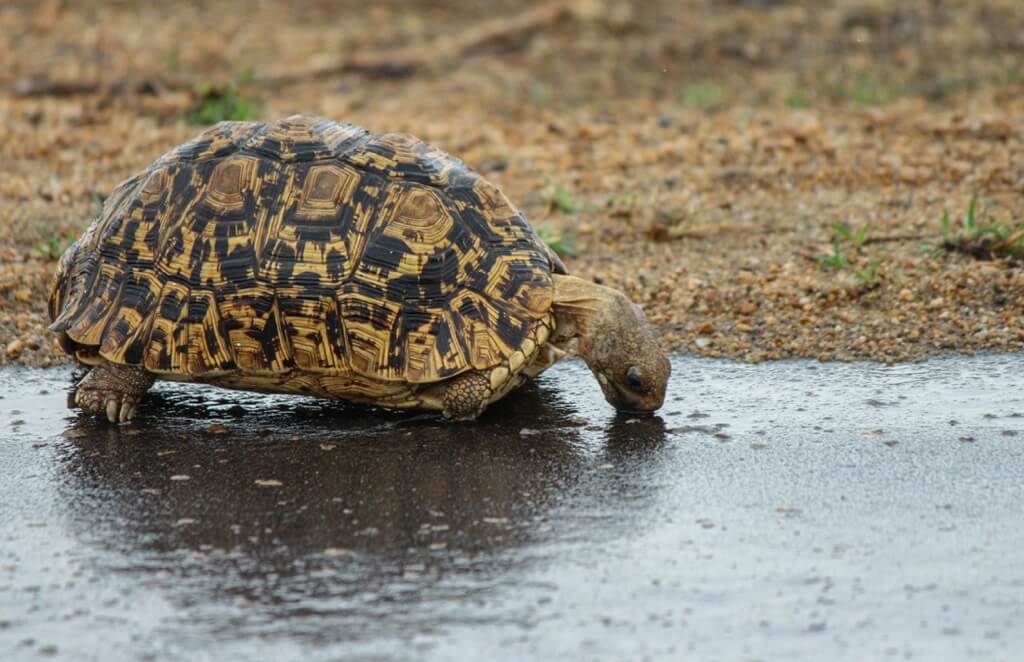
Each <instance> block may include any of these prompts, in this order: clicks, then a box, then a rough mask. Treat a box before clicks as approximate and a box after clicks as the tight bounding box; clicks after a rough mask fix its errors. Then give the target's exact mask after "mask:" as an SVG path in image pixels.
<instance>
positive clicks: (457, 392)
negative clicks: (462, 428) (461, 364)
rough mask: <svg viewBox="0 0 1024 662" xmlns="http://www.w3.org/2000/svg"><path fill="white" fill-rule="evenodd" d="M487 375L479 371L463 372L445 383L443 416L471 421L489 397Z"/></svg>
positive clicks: (478, 413)
mask: <svg viewBox="0 0 1024 662" xmlns="http://www.w3.org/2000/svg"><path fill="white" fill-rule="evenodd" d="M488 375H489V373H487V372H482V371H479V370H473V371H470V372H465V373H463V374H461V375H459V376H458V377H453V378H452V379H450V380H449V381H448V382H447V383H445V389H444V396H443V397H442V400H443V402H444V411H443V413H444V415H445V417H446V418H450V419H453V420H457V421H464V420H471V419H474V418H476V417H477V416H479V415H480V414H481V413H482V412H483V410H484V409H485V408H486V407H487V402H488V399H489V398H490V397H491V394H492V390H491V379H490V377H489V376H488Z"/></svg>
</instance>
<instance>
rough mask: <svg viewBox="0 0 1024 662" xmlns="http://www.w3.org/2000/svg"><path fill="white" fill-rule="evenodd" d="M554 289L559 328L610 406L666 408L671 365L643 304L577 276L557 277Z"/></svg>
mask: <svg viewBox="0 0 1024 662" xmlns="http://www.w3.org/2000/svg"><path fill="white" fill-rule="evenodd" d="M570 279H571V280H570ZM555 291H556V294H555V302H554V303H555V312H556V316H557V317H558V318H559V319H558V325H559V327H560V330H561V329H565V331H566V332H567V335H569V336H571V337H572V338H575V339H576V341H577V344H576V351H577V353H578V354H579V355H580V356H581V357H582V358H583V360H584V361H586V363H587V366H588V367H589V368H590V370H591V371H592V372H593V373H594V377H596V378H597V381H598V383H600V385H601V390H602V391H603V392H604V397H605V399H606V400H607V401H608V402H609V404H611V405H612V406H613V407H615V408H616V409H618V410H620V411H633V412H650V411H654V410H656V409H658V408H659V407H661V405H662V403H664V401H665V390H666V389H667V387H668V378H669V375H670V374H671V372H672V366H671V364H670V363H669V360H668V356H667V355H666V353H665V350H664V348H663V347H662V345H661V342H660V341H659V340H658V337H657V335H656V334H655V331H654V327H652V326H651V323H650V322H648V321H647V317H646V316H645V315H644V312H643V310H641V308H640V306H638V305H636V304H634V303H633V302H632V301H630V300H629V299H628V298H627V297H626V295H625V294H623V293H622V292H619V291H618V290H613V289H611V288H608V287H603V286H601V285H596V284H594V283H589V282H587V281H584V280H582V279H579V278H573V277H572V276H556V277H555ZM560 312H561V313H562V314H561V315H559V313H560ZM563 324H564V326H563ZM566 339H569V338H566Z"/></svg>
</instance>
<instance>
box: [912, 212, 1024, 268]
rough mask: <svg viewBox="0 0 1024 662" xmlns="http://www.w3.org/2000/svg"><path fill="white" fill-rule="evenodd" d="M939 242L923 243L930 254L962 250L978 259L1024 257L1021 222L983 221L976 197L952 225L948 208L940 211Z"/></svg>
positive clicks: (1022, 224) (1023, 225)
mask: <svg viewBox="0 0 1024 662" xmlns="http://www.w3.org/2000/svg"><path fill="white" fill-rule="evenodd" d="M940 226H941V228H942V241H941V243H939V244H933V243H926V244H925V248H926V249H927V250H929V251H930V252H931V253H932V255H933V256H936V257H940V256H942V255H943V254H945V253H946V252H956V253H964V254H966V255H972V256H974V257H976V258H978V259H980V260H995V259H999V258H1020V257H1021V256H1024V223H1008V222H1004V221H999V220H994V221H992V222H990V223H982V222H980V220H979V214H978V205H977V198H975V197H972V198H971V201H970V203H968V205H967V212H966V213H965V214H964V218H963V222H962V223H961V226H960V228H959V229H957V228H954V226H953V222H952V220H951V219H950V216H949V211H948V210H946V211H944V212H943V213H942V220H941V221H940Z"/></svg>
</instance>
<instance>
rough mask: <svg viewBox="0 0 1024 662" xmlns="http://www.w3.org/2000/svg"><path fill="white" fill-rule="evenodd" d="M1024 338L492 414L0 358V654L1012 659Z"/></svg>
mask: <svg viewBox="0 0 1024 662" xmlns="http://www.w3.org/2000/svg"><path fill="white" fill-rule="evenodd" d="M1020 366H1021V364H1020V359H1019V357H1016V356H1013V355H1008V356H979V357H973V358H964V357H950V358H942V359H936V360H932V361H928V362H926V363H921V364H910V365H899V366H893V367H884V366H880V365H874V364H848V365H847V364H818V363H808V362H783V363H774V364H762V365H757V366H751V365H743V364H734V363H730V362H715V361H709V360H701V359H691V358H676V359H675V360H674V362H673V383H672V386H671V389H670V395H669V398H668V400H667V402H666V405H665V408H664V409H663V410H662V412H661V413H660V416H656V417H649V418H629V417H619V416H616V415H615V414H614V412H613V411H612V410H611V409H610V408H609V407H608V406H607V405H606V404H605V403H604V400H603V399H602V398H601V395H600V392H599V389H598V387H597V385H596V384H595V383H594V382H593V380H592V379H591V378H590V377H589V375H588V374H586V372H585V369H584V368H583V366H582V365H581V364H576V363H570V364H565V365H560V366H558V367H556V369H554V370H552V371H550V373H549V374H548V375H546V376H545V377H544V378H543V379H542V380H541V381H540V383H539V384H537V385H535V386H532V387H529V388H527V389H526V390H524V391H523V392H521V393H518V394H516V395H514V396H512V397H510V398H508V399H507V400H506V401H504V402H502V403H499V404H498V405H496V406H494V407H492V408H491V410H489V412H488V413H487V414H486V415H485V417H484V418H483V419H482V420H481V421H479V422H477V423H475V424H446V423H443V422H441V421H440V420H439V419H437V418H435V417H433V416H425V415H395V414H372V413H367V412H364V411H359V410H354V409H350V408H347V407H344V406H342V405H339V404H336V403H322V402H318V401H313V400H304V399H299V398H287V397H270V396H261V395H253V394H246V393H234V392H229V391H220V390H214V389H207V388H202V387H196V386H192V385H176V384H168V385H160V386H158V388H157V390H156V392H155V393H154V395H153V397H151V398H150V399H149V400H148V402H147V404H146V406H145V408H144V410H143V411H142V412H141V414H140V417H139V419H138V420H137V421H136V422H135V423H134V424H132V425H130V426H122V427H111V426H108V425H106V424H100V423H97V422H94V421H92V420H90V419H86V418H82V417H79V416H77V415H76V414H75V413H74V412H71V411H69V410H67V409H66V407H65V401H66V393H65V391H66V387H67V385H68V378H69V372H68V371H67V370H48V371H42V370H29V369H15V368H5V369H4V370H0V396H2V399H0V494H2V495H3V497H2V499H0V520H2V521H3V522H4V526H3V527H2V530H0V658H2V659H19V660H20V659H33V658H36V657H40V658H43V657H45V658H47V659H104V660H120V659H153V660H177V659H180V660H196V659H211V660H214V659H290V658H299V657H301V658H302V659H305V660H339V659H353V660H356V659H358V660H364V659H476V658H481V657H485V656H489V657H492V658H495V659H537V658H545V659H552V658H561V659H640V658H643V657H645V656H652V657H672V658H675V659H683V658H693V657H699V658H703V659H765V660H783V659H785V660H794V659H809V660H810V659H851V660H860V659H882V658H889V657H892V658H904V657H911V656H913V657H916V658H921V659H965V658H971V659H993V660H1002V659H1008V658H1009V657H1011V651H1013V650H1019V649H1020V648H1021V647H1022V646H1024V563H1022V562H1021V561H1022V557H1021V552H1020V550H1021V549H1024V526H1022V522H1024V480H1022V477H1024V434H1021V433H1022V432H1024V389H1022V388H1021V378H1020V374H1021V370H1020Z"/></svg>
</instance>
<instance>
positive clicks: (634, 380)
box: [626, 365, 644, 391]
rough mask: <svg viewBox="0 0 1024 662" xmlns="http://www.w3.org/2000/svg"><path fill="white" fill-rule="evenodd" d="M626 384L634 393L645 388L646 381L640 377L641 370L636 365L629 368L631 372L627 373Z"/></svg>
mask: <svg viewBox="0 0 1024 662" xmlns="http://www.w3.org/2000/svg"><path fill="white" fill-rule="evenodd" d="M626 383H627V384H629V387H630V388H631V389H633V390H634V391H639V390H640V389H642V388H643V387H644V380H643V378H642V377H641V376H640V368H638V367H636V366H635V365H631V366H629V370H627V371H626Z"/></svg>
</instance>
